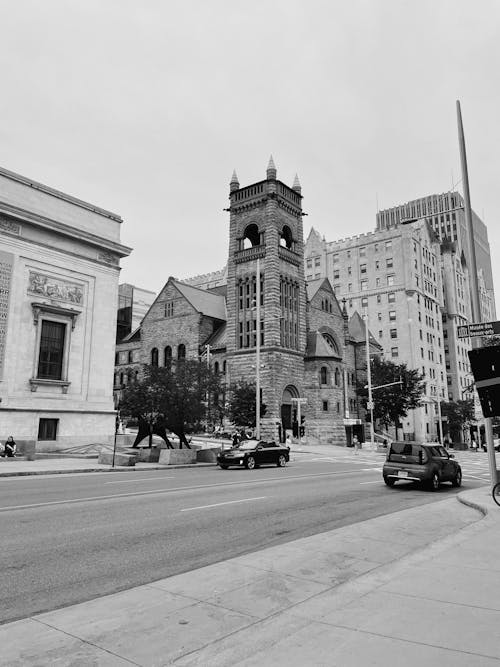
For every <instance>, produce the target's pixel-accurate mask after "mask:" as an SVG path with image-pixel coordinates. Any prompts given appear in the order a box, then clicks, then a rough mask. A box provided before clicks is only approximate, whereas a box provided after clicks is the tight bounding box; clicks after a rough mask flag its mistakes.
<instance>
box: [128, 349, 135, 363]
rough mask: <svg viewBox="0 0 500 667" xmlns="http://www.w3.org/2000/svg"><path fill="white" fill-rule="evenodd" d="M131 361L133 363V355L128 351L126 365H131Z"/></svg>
mask: <svg viewBox="0 0 500 667" xmlns="http://www.w3.org/2000/svg"><path fill="white" fill-rule="evenodd" d="M133 361H134V353H133V352H132V350H129V351H128V363H129V364H131V363H133Z"/></svg>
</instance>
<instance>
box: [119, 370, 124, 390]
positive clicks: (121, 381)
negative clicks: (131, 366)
mask: <svg viewBox="0 0 500 667" xmlns="http://www.w3.org/2000/svg"><path fill="white" fill-rule="evenodd" d="M123 385H124V382H123V373H120V387H123Z"/></svg>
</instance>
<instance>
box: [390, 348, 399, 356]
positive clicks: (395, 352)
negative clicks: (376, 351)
mask: <svg viewBox="0 0 500 667" xmlns="http://www.w3.org/2000/svg"><path fill="white" fill-rule="evenodd" d="M391 357H393V358H395V357H399V348H397V347H391Z"/></svg>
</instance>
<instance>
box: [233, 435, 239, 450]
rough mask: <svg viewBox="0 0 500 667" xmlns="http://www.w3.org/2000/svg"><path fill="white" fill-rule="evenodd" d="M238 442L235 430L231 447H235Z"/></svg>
mask: <svg viewBox="0 0 500 667" xmlns="http://www.w3.org/2000/svg"><path fill="white" fill-rule="evenodd" d="M239 444H240V436H239V435H238V433H237V431H235V432H234V433H233V447H237V446H238V445H239Z"/></svg>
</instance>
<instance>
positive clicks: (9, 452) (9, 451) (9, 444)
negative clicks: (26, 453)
mask: <svg viewBox="0 0 500 667" xmlns="http://www.w3.org/2000/svg"><path fill="white" fill-rule="evenodd" d="M16 449H17V448H16V443H15V440H14V438H13V437H12V436H11V435H9V437H8V438H7V440H6V441H5V446H4V456H7V457H9V458H11V457H12V456H14V455H15V453H16Z"/></svg>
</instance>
